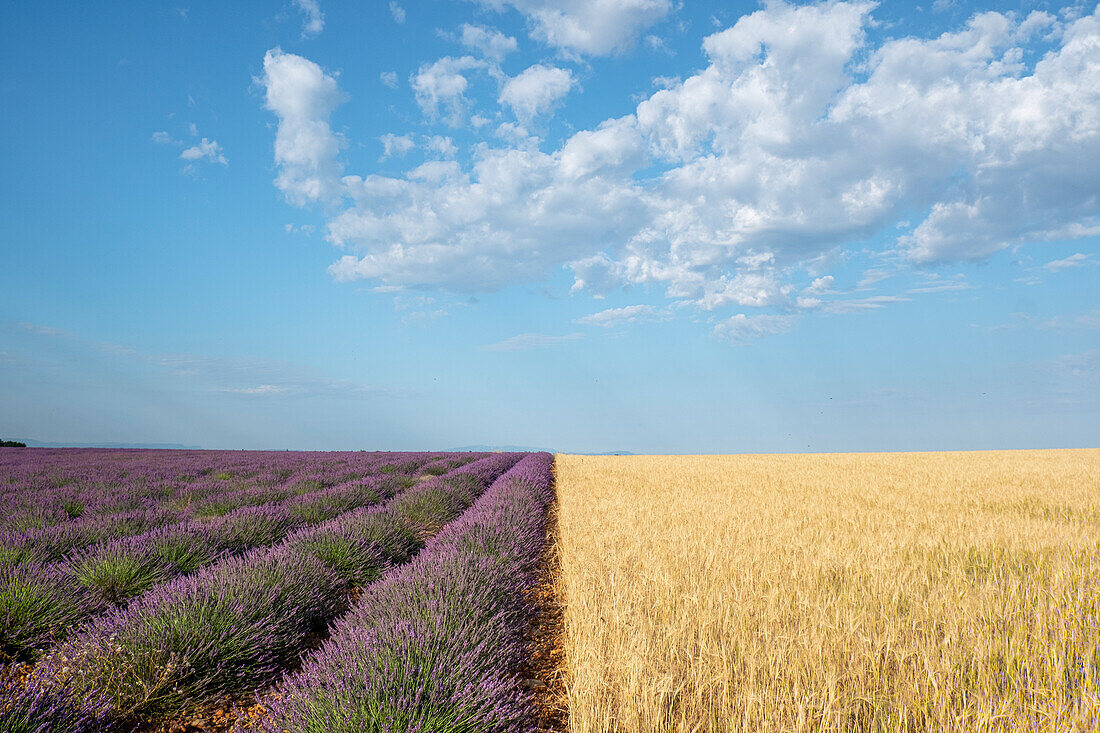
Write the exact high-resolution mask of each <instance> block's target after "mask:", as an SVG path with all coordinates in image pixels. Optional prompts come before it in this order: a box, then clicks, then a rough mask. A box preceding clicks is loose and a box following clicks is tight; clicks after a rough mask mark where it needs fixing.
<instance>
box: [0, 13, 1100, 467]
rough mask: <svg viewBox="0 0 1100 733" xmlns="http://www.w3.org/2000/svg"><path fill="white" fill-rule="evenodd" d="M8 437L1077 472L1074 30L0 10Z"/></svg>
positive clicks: (1077, 68)
mask: <svg viewBox="0 0 1100 733" xmlns="http://www.w3.org/2000/svg"><path fill="white" fill-rule="evenodd" d="M0 34H2V36H3V45H2V50H0V54H2V57H3V62H4V66H5V69H6V73H5V74H4V75H3V76H2V77H0V90H2V94H3V98H4V100H5V105H4V106H5V111H4V113H3V114H2V115H0V133H2V134H3V136H4V139H5V140H6V141H7V144H6V145H4V146H3V147H2V148H0V169H2V170H3V172H4V175H3V177H2V178H0V187H2V190H0V253H2V258H0V262H2V264H0V436H2V437H5V438H31V439H38V440H47V441H71V442H79V443H90V442H133V443H153V442H156V443H165V442H171V443H182V444H187V445H200V446H204V447H209V448H283V447H289V448H303V449H307V448H308V449H359V448H367V449H371V448H377V449H420V448H425V449H427V448H448V447H455V446H462V445H471V444H490V445H504V444H507V445H525V446H536V447H545V448H550V449H557V450H565V451H580V452H598V451H608V450H629V451H634V452H772V451H775V452H785V451H836V450H846V451H863V450H935V449H979V448H1026V447H1082V446H1096V445H1098V444H1100V428H1098V426H1100V287H1098V285H1100V175H1098V174H1097V171H1100V15H1098V13H1097V6H1096V5H1092V4H1057V3H1043V2H1030V1H1025V2H1012V3H1009V2H992V3H968V2H962V0H956V1H954V2H952V1H950V0H935V2H933V3H929V4H922V5H913V4H910V3H900V2H899V3H893V2H891V3H883V4H880V5H875V4H873V3H862V2H831V3H825V4H804V5H798V4H784V3H781V2H775V3H768V4H764V5H758V4H754V3H726V2H693V1H692V0H684V1H683V2H674V0H595V1H593V2H588V1H583V0H477V1H459V0H426V1H424V2H413V0H399V1H398V2H394V3H390V2H380V1H379V2H369V3H362V2H354V3H352V2H337V1H336V0H316V1H314V0H292V1H288V2H241V3H233V4H228V5H227V4H224V3H208V4H205V3H204V4H199V3H175V4H174V3H168V4H164V3H157V2H141V3H138V2H132V3H131V2H116V3H108V4H105V5H104V4H100V5H96V6H95V7H94V8H93V7H92V6H88V7H83V6H80V7H77V6H74V5H73V4H72V3H51V2H36V3H7V4H5V5H4V7H3V9H2V10H0Z"/></svg>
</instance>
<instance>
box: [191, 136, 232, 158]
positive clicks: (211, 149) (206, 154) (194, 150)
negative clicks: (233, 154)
mask: <svg viewBox="0 0 1100 733" xmlns="http://www.w3.org/2000/svg"><path fill="white" fill-rule="evenodd" d="M180 158H182V159H183V160H188V161H192V162H194V161H198V160H207V161H210V162H211V163H220V164H221V165H229V161H228V160H226V159H225V154H224V153H223V152H222V146H221V145H219V144H218V141H217V140H207V139H206V138H205V137H204V138H203V139H202V140H200V141H199V142H198V144H197V145H192V146H191V147H189V148H187V149H185V150H184V151H183V152H182V153H180Z"/></svg>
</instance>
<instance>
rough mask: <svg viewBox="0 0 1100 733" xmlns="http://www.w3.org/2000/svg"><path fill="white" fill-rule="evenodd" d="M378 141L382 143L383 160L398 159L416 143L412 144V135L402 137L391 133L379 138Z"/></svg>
mask: <svg viewBox="0 0 1100 733" xmlns="http://www.w3.org/2000/svg"><path fill="white" fill-rule="evenodd" d="M378 140H379V142H381V143H382V157H383V158H391V157H398V158H399V157H401V156H402V155H405V154H406V153H408V152H409V151H410V150H412V149H413V148H414V147H415V146H416V143H414V142H413V137H412V135H411V134H407V133H406V134H404V135H394V134H393V133H392V132H387V133H386V134H385V135H382V136H381V137H379V138H378Z"/></svg>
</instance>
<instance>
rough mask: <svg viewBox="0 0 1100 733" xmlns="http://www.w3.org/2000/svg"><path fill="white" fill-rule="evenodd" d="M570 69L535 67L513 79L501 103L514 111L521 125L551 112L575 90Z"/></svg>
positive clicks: (503, 93) (501, 96)
mask: <svg viewBox="0 0 1100 733" xmlns="http://www.w3.org/2000/svg"><path fill="white" fill-rule="evenodd" d="M573 83H574V81H573V74H572V73H571V72H570V71H569V70H568V69H561V68H558V67H556V66H543V65H542V64H535V65H534V66H529V67H528V68H526V69H525V70H524V71H523V72H522V73H520V74H518V75H517V76H515V77H513V78H511V79H509V80H508V81H507V82H505V83H504V87H503V88H502V89H501V90H500V100H499V101H500V103H501V104H502V105H507V106H508V107H510V108H511V109H512V112H513V114H515V116H516V117H517V118H519V120H520V121H521V122H529V121H530V120H531V119H532V118H534V117H535V116H537V115H541V114H544V113H546V112H548V111H550V109H551V108H553V106H554V105H555V104H556V103H557V102H558V101H560V100H561V99H562V98H563V97H565V95H566V94H568V93H569V90H570V89H572V88H573Z"/></svg>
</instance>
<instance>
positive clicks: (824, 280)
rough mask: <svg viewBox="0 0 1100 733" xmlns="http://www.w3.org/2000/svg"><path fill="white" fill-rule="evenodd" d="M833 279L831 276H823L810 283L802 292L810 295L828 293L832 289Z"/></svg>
mask: <svg viewBox="0 0 1100 733" xmlns="http://www.w3.org/2000/svg"><path fill="white" fill-rule="evenodd" d="M834 281H835V278H834V277H833V276H832V275H824V276H823V277H819V278H817V279H816V280H814V281H813V282H812V283H810V287H808V288H806V290H805V291H804V292H806V293H812V294H815V295H817V294H821V293H829V292H831V291H832V289H833V282H834Z"/></svg>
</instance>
